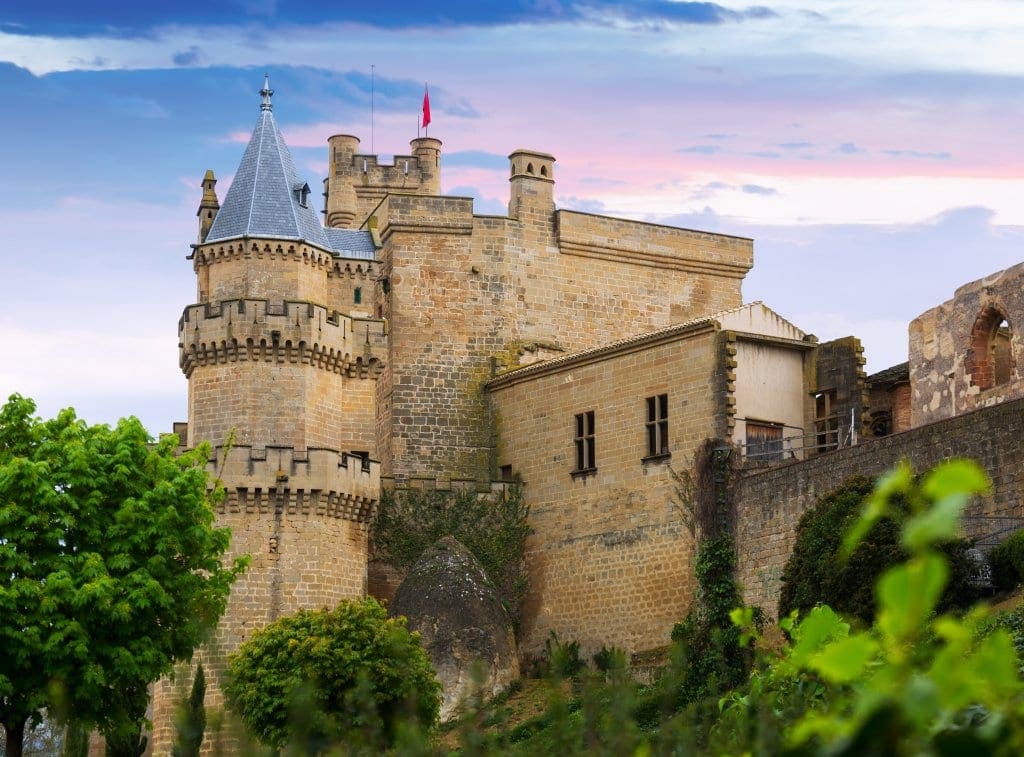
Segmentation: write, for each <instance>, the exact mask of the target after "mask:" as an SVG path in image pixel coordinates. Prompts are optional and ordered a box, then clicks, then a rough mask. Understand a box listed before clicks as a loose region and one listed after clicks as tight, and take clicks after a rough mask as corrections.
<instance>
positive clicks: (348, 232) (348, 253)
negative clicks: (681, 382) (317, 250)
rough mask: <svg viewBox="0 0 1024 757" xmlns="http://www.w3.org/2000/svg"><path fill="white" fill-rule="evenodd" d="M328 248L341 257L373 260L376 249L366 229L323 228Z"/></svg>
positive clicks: (375, 255)
mask: <svg viewBox="0 0 1024 757" xmlns="http://www.w3.org/2000/svg"><path fill="white" fill-rule="evenodd" d="M324 233H326V234H327V241H328V243H329V244H330V249H331V250H332V251H333V252H334V254H335V255H338V256H340V257H343V258H362V259H364V260H374V259H376V257H377V249H376V248H375V247H374V246H373V237H371V236H370V232H368V231H359V230H357V229H332V228H329V227H328V228H326V229H324Z"/></svg>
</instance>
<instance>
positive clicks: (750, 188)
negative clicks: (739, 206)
mask: <svg viewBox="0 0 1024 757" xmlns="http://www.w3.org/2000/svg"><path fill="white" fill-rule="evenodd" d="M740 189H741V190H742V191H743V192H744V193H745V194H748V195H766V196H768V195H777V194H778V193H779V190H777V189H772V188H771V187H762V186H761V185H759V184H744V185H743V186H742V187H740Z"/></svg>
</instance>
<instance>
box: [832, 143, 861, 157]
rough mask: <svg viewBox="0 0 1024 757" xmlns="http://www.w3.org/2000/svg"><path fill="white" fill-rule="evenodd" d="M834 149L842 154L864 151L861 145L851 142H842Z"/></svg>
mask: <svg viewBox="0 0 1024 757" xmlns="http://www.w3.org/2000/svg"><path fill="white" fill-rule="evenodd" d="M835 151H836V152H838V153H841V154H843V155H856V154H858V153H862V152H864V149H863V148H862V147H857V145H856V144H854V143H853V142H843V143H842V144H841V145H839V146H838V147H837V148H836V149H835Z"/></svg>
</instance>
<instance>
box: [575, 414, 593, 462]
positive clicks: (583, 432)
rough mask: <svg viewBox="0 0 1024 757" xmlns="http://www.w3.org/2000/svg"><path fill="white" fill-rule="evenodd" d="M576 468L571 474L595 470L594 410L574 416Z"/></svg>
mask: <svg viewBox="0 0 1024 757" xmlns="http://www.w3.org/2000/svg"><path fill="white" fill-rule="evenodd" d="M574 441H575V445H576V468H575V470H573V472H572V473H573V475H574V476H577V475H586V474H589V473H593V472H595V471H596V470H597V453H596V450H595V444H594V411H593V410H588V411H587V412H585V413H579V414H578V415H577V416H576V436H575V440H574Z"/></svg>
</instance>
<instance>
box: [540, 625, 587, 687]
mask: <svg viewBox="0 0 1024 757" xmlns="http://www.w3.org/2000/svg"><path fill="white" fill-rule="evenodd" d="M544 656H545V658H546V660H547V667H548V672H549V673H551V674H552V675H554V676H558V677H559V678H575V677H576V676H578V675H579V674H580V673H581V672H582V671H583V669H584V668H586V667H587V663H585V662H584V661H583V658H582V657H580V643H579V642H578V641H566V642H562V641H560V640H559V638H558V634H557V633H555V632H554V631H552V632H551V635H550V636H548V638H547V639H546V640H545V641H544Z"/></svg>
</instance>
